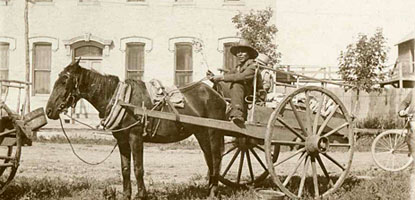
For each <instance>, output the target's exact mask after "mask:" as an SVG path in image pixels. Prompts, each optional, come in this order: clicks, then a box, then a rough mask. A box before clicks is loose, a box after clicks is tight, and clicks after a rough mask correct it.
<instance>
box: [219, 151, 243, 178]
mask: <svg viewBox="0 0 415 200" xmlns="http://www.w3.org/2000/svg"><path fill="white" fill-rule="evenodd" d="M240 152H241V150H240V149H238V151H236V153H235V154H234V155H233V157H232V159H231V161H230V162H229V164H228V166H226V169H225V171H223V174H222V176H223V177H225V175H226V174H227V173H228V171H229V169H231V167H232V165H233V163H234V162H235V159H236V157H238V155H239V153H240Z"/></svg>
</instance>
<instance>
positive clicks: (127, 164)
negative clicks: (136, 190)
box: [117, 138, 131, 200]
mask: <svg viewBox="0 0 415 200" xmlns="http://www.w3.org/2000/svg"><path fill="white" fill-rule="evenodd" d="M117 143H118V149H119V150H120V157H121V174H122V180H123V193H124V194H123V195H124V197H123V199H127V200H130V199H131V180H130V174H131V149H130V145H129V143H128V139H125V138H124V139H123V138H117Z"/></svg>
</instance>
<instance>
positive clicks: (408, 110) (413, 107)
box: [398, 88, 415, 160]
mask: <svg viewBox="0 0 415 200" xmlns="http://www.w3.org/2000/svg"><path fill="white" fill-rule="evenodd" d="M414 90H415V88H414V89H412V90H411V91H410V92H409V94H408V96H406V98H405V99H404V100H403V101H402V103H401V105H400V107H399V110H400V111H399V113H398V114H399V116H400V117H407V116H408V115H413V114H415V91H414ZM409 126H410V133H409V135H408V141H407V143H408V146H409V151H410V152H411V154H412V157H413V158H414V160H415V133H414V130H415V119H414V118H413V117H412V119H411V121H410V122H409Z"/></svg>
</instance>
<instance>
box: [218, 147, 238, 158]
mask: <svg viewBox="0 0 415 200" xmlns="http://www.w3.org/2000/svg"><path fill="white" fill-rule="evenodd" d="M236 148H237V146H233V147H232V148H230V149H229V150H228V151H226V152H225V153H224V154H223V155H222V157H223V156H226V155H227V154H228V153H230V152H231V151H233V150H235V149H236Z"/></svg>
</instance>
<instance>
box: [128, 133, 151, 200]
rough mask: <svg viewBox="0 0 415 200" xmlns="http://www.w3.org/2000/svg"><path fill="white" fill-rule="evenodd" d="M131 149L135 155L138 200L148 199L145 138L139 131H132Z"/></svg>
mask: <svg viewBox="0 0 415 200" xmlns="http://www.w3.org/2000/svg"><path fill="white" fill-rule="evenodd" d="M130 147H131V150H132V154H133V162H134V174H135V178H136V180H137V195H136V199H140V200H141V199H146V198H147V192H146V187H145V185H144V160H143V156H144V155H143V154H144V152H143V151H144V138H143V135H142V132H141V131H139V129H136V130H132V131H131V133H130Z"/></svg>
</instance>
